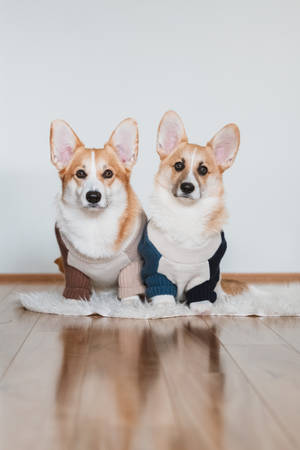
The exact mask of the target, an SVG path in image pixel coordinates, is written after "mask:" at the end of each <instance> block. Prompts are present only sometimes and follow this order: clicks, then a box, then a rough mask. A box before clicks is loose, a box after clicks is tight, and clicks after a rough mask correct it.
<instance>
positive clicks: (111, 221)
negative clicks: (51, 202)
mask: <svg viewBox="0 0 300 450" xmlns="http://www.w3.org/2000/svg"><path fill="white" fill-rule="evenodd" d="M126 207H127V202H126V199H124V202H123V204H121V203H120V202H118V204H115V205H114V204H111V205H110V206H109V207H107V208H105V209H103V210H101V211H99V212H96V213H95V212H94V211H89V210H82V209H79V208H75V207H72V206H69V205H67V204H65V203H64V202H63V201H62V200H59V201H58V211H57V224H58V227H59V229H60V230H61V231H62V232H63V234H64V235H65V236H66V237H67V239H68V240H69V241H70V242H71V243H72V245H73V246H74V247H75V249H76V250H77V251H78V252H79V253H81V254H82V255H85V256H88V257H89V258H95V259H99V258H110V257H112V256H114V255H115V254H116V253H117V252H116V250H115V249H114V245H115V242H116V239H117V236H118V233H119V227H120V219H121V217H122V215H123V213H124V211H125V209H126ZM124 245H126V243H124Z"/></svg>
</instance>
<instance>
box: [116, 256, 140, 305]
mask: <svg viewBox="0 0 300 450" xmlns="http://www.w3.org/2000/svg"><path fill="white" fill-rule="evenodd" d="M141 269H142V262H141V260H140V259H138V260H136V261H132V262H131V263H130V264H128V266H126V267H124V269H122V270H121V272H120V274H119V279H118V284H119V289H118V297H119V298H120V299H122V298H126V297H131V296H133V295H142V294H145V286H144V284H143V282H142V278H141Z"/></svg>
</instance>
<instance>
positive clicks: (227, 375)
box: [0, 285, 300, 450]
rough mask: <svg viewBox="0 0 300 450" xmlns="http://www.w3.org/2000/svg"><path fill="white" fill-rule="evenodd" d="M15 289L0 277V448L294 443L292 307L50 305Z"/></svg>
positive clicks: (297, 380) (296, 362)
mask: <svg viewBox="0 0 300 450" xmlns="http://www.w3.org/2000/svg"><path fill="white" fill-rule="evenodd" d="M34 287H35V288H36V287H37V286H36V285H35V286H34ZM44 288H45V286H43V289H44ZM20 289H21V290H24V289H32V285H30V286H15V285H0V449H1V450H11V449H13V450H19V449H20V450H27V449H30V450H34V449H38V450H46V449H47V450H60V449H70V450H79V449H80V450H81V449H82V450H89V449H91V450H94V449H99V450H100V449H101V450H114V449H116V450H123V449H124V450H125V449H126V450H129V449H133V450H150V449H151V450H152V449H153V450H160V449H162V450H169V449H172V450H173V449H174V450H177V449H178V450H189V449H191V450H193V449H197V450H200V449H201V450H205V449H214V450H216V449H222V450H227V449H228V450H235V449H237V450H241V449H243V450H244V449H249V450H253V449H255V450H258V449H264V450H268V449H270V450H271V449H272V450H275V449H278V450H288V449H299V448H300V318H266V319H258V318H230V317H218V318H208V319H205V320H204V319H201V318H199V317H193V318H176V319H162V320H152V321H148V320H145V321H143V320H127V319H107V318H97V317H89V318H71V317H59V316H51V315H40V314H35V313H31V312H28V311H25V310H23V309H22V308H21V307H20V306H19V305H18V303H17V300H16V295H15V292H16V290H20ZM49 289H51V285H49ZM42 300H43V299H42V298H41V301H42Z"/></svg>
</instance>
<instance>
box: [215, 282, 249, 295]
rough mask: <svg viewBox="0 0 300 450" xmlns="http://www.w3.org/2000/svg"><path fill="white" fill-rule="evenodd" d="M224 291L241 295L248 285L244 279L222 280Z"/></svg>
mask: <svg viewBox="0 0 300 450" xmlns="http://www.w3.org/2000/svg"><path fill="white" fill-rule="evenodd" d="M221 286H222V289H223V291H224V292H225V293H226V294H228V295H233V296H234V295H239V294H242V293H243V292H245V291H247V290H248V286H247V284H246V283H245V282H243V281H237V280H221Z"/></svg>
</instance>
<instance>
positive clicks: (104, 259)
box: [50, 119, 145, 299]
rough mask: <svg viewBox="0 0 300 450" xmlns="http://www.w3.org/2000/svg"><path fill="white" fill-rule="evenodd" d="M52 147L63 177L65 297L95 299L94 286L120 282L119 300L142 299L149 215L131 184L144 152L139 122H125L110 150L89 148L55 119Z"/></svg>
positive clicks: (60, 216)
mask: <svg viewBox="0 0 300 450" xmlns="http://www.w3.org/2000/svg"><path fill="white" fill-rule="evenodd" d="M50 147H51V160H52V163H53V164H54V165H55V167H56V168H57V169H58V171H59V176H60V179H61V181H62V193H61V196H60V198H59V200H58V208H57V218H56V236H57V240H58V243H59V247H60V250H61V254H62V264H60V266H61V267H62V268H63V271H64V273H65V280H66V286H65V290H64V296H65V297H66V298H73V299H89V298H90V296H91V293H92V287H94V286H96V287H100V288H104V289H105V288H111V287H113V286H116V285H117V284H118V285H119V298H122V299H124V298H126V299H128V298H130V299H132V298H134V299H137V298H138V297H137V296H138V295H139V294H143V292H144V286H143V284H142V283H141V280H140V275H139V272H140V260H139V256H138V253H137V245H138V242H139V239H140V235H141V232H142V229H143V226H144V223H145V218H144V213H143V210H142V208H141V205H140V203H139V201H138V199H137V197H136V195H135V193H134V191H133V189H132V187H131V185H130V174H131V170H132V167H133V166H134V164H135V162H136V159H137V154H138V128H137V124H136V122H135V121H134V120H133V119H125V120H123V121H122V122H121V123H120V124H119V125H118V126H117V128H116V129H115V130H114V131H113V133H112V135H111V136H110V138H109V140H108V142H107V143H106V144H105V145H104V148H86V147H85V146H84V144H83V143H82V142H81V141H80V139H79V138H78V137H77V135H76V134H75V132H74V131H73V130H72V128H71V127H70V126H69V125H68V124H67V123H66V122H64V121H63V120H55V121H53V122H52V124H51V131H50ZM58 263H61V261H58Z"/></svg>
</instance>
